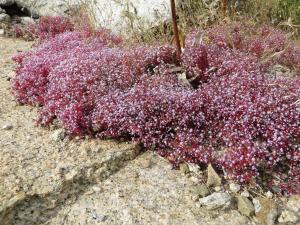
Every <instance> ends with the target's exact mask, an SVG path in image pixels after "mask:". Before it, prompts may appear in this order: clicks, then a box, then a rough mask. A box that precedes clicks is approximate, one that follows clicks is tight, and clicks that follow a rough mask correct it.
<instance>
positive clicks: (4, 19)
mask: <svg viewBox="0 0 300 225" xmlns="http://www.w3.org/2000/svg"><path fill="white" fill-rule="evenodd" d="M9 21H10V16H9V15H7V14H5V13H1V14H0V22H9Z"/></svg>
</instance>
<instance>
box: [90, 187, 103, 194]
mask: <svg viewBox="0 0 300 225" xmlns="http://www.w3.org/2000/svg"><path fill="white" fill-rule="evenodd" d="M92 189H93V191H94V192H96V193H99V192H101V191H102V189H101V188H100V187H98V186H93V187H92Z"/></svg>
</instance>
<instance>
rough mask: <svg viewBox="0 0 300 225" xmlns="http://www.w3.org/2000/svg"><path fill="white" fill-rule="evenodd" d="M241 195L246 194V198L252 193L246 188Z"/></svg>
mask: <svg viewBox="0 0 300 225" xmlns="http://www.w3.org/2000/svg"><path fill="white" fill-rule="evenodd" d="M241 196H244V197H246V198H249V197H250V193H249V191H247V190H244V191H243V192H242V193H241Z"/></svg>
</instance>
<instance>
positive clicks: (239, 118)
mask: <svg viewBox="0 0 300 225" xmlns="http://www.w3.org/2000/svg"><path fill="white" fill-rule="evenodd" d="M287 43H289V39H288V38H287V36H286V34H284V33H283V32H281V31H278V30H276V29H274V28H270V27H263V28H258V29H254V27H251V26H250V25H247V24H246V25H241V24H234V25H230V26H228V28H224V27H221V26H216V27H213V28H211V29H208V30H206V31H201V32H199V31H195V32H193V33H192V34H191V35H190V37H189V39H188V40H187V47H186V49H185V50H184V52H183V55H182V59H181V60H180V63H181V64H182V69H183V70H184V71H185V73H186V75H187V78H188V79H189V81H190V82H191V84H192V85H187V84H186V83H185V82H182V80H181V79H178V77H177V74H176V73H175V72H174V70H173V69H172V68H173V67H172V64H174V62H176V61H177V60H178V59H176V57H175V55H176V54H175V52H174V48H173V47H170V46H146V45H144V46H141V45H138V46H130V47H128V46H126V45H124V44H123V42H122V39H121V38H120V37H118V36H116V35H114V34H112V33H110V32H109V31H107V30H100V31H97V32H96V33H94V32H93V33H92V32H89V31H83V32H78V31H73V32H65V33H63V34H60V35H57V36H55V37H54V38H50V39H48V40H45V41H43V42H42V43H41V44H40V45H38V46H36V47H35V48H33V49H32V50H31V51H29V52H25V53H21V54H19V55H17V56H15V57H14V60H15V61H16V63H17V64H18V67H17V70H16V73H17V75H16V77H15V79H14V80H13V92H14V94H15V96H16V98H17V100H18V101H19V102H21V103H24V104H31V105H40V106H41V110H40V118H39V122H40V123H41V124H44V125H49V124H51V123H52V122H53V120H54V119H57V120H58V121H59V122H60V123H61V125H62V126H63V127H64V128H66V129H67V130H68V131H69V133H70V134H73V135H93V136H97V137H99V138H129V139H132V140H134V141H137V142H140V143H143V145H144V146H145V147H147V148H153V149H156V150H157V151H158V152H159V153H160V154H161V155H162V156H164V157H166V158H168V159H169V160H170V161H171V162H173V163H174V165H178V164H180V163H182V162H185V161H188V162H192V163H196V164H198V165H200V166H204V167H205V166H207V164H208V163H212V164H213V165H214V166H216V167H218V168H219V169H220V170H222V171H223V172H224V174H225V175H226V176H227V177H228V178H230V179H234V180H237V181H239V182H241V183H245V182H247V183H252V184H257V185H264V184H265V182H267V185H277V186H278V187H280V188H281V190H282V191H286V192H287V193H295V192H300V190H299V189H297V187H299V184H300V169H299V168H300V102H299V101H300V78H299V76H294V77H287V76H280V77H275V76H272V75H270V74H271V72H270V71H271V70H272V69H273V66H274V65H275V64H281V65H284V66H287V67H289V68H290V69H291V70H294V71H297V69H298V68H299V61H298V59H299V57H300V53H299V46H297V45H296V44H293V45H287ZM295 73H297V72H295ZM263 179H267V181H265V180H263ZM287 183H289V185H286V184H287Z"/></svg>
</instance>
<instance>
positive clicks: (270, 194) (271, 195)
mask: <svg viewBox="0 0 300 225" xmlns="http://www.w3.org/2000/svg"><path fill="white" fill-rule="evenodd" d="M266 197H267V198H269V199H271V198H273V193H272V192H271V191H267V193H266Z"/></svg>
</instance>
